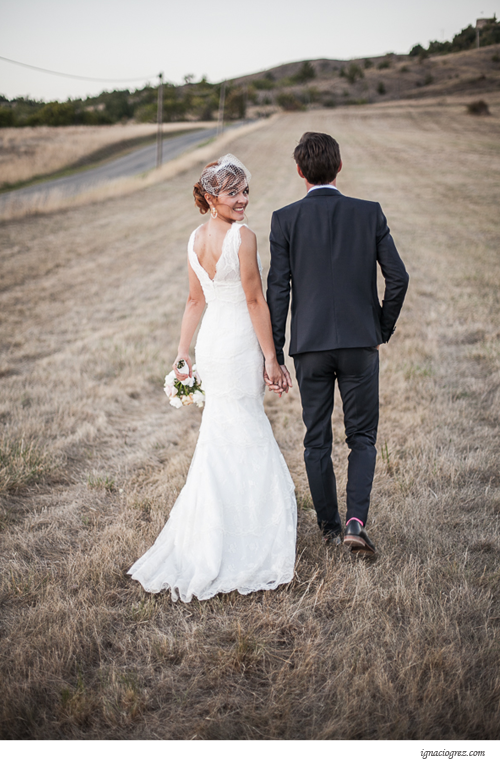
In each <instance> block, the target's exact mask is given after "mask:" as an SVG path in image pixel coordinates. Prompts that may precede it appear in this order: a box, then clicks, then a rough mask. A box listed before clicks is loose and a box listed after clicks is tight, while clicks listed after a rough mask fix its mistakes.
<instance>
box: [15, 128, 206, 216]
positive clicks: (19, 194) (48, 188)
mask: <svg viewBox="0 0 500 769" xmlns="http://www.w3.org/2000/svg"><path fill="white" fill-rule="evenodd" d="M216 133H217V128H215V127H214V128H204V129H201V130H199V131H190V132H189V133H187V134H184V135H182V136H176V137H175V138H173V139H169V138H168V136H167V137H166V138H165V139H164V140H163V162H166V161H167V160H173V159H174V158H176V157H178V156H179V155H181V154H182V153H183V152H185V151H186V150H188V149H190V148H191V147H194V146H196V145H197V144H200V143H201V142H203V141H206V140H207V139H211V138H212V137H213V136H215V135H216ZM155 166H156V144H150V145H148V146H147V147H142V148H141V149H138V150H133V151H132V152H129V153H127V154H126V155H123V156H122V157H120V158H116V160H111V161H109V162H108V163H103V164H102V165H100V166H98V167H97V168H90V169H88V170H87V171H77V172H75V173H74V174H71V176H64V177H62V178H60V179H52V180H51V181H48V182H41V183H40V184H33V185H31V186H29V187H24V188H22V189H20V190H14V191H12V192H4V193H1V194H0V211H1V210H2V208H3V207H4V206H5V205H7V203H9V202H11V201H14V200H16V201H20V200H23V201H29V199H30V198H35V197H36V198H38V199H40V196H42V197H43V196H44V195H50V194H51V193H53V192H58V193H62V194H63V195H64V196H65V197H72V196H73V195H77V194H78V193H80V192H83V191H85V190H88V189H91V188H92V187H98V186H99V185H101V184H105V183H106V182H110V181H114V180H115V179H121V178H124V177H127V176H135V175H136V174H140V173H144V172H146V171H150V170H151V169H152V168H154V167H155Z"/></svg>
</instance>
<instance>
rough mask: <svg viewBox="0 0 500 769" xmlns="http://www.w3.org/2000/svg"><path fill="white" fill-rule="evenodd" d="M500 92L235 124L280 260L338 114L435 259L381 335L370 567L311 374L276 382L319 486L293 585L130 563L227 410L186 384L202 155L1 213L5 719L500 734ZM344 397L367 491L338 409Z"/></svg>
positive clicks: (388, 205)
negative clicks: (185, 327) (103, 188)
mask: <svg viewBox="0 0 500 769" xmlns="http://www.w3.org/2000/svg"><path fill="white" fill-rule="evenodd" d="M488 101H489V103H490V104H492V103H493V102H492V100H491V99H488ZM493 106H495V105H494V103H493ZM492 112H493V113H494V114H493V117H491V118H487V119H476V118H472V117H470V116H468V115H467V114H466V112H465V110H464V108H463V106H461V105H460V104H458V103H451V102H450V103H449V104H447V105H443V104H438V103H431V102H428V103H421V104H416V103H413V102H408V103H394V104H392V103H391V104H380V105H372V106H363V107H361V106H360V107H350V108H343V109H338V110H329V111H326V110H325V111H315V112H310V113H298V114H289V115H283V116H281V117H280V118H278V119H277V120H275V121H274V122H273V123H270V124H269V125H264V126H263V127H262V128H261V129H260V130H258V131H255V132H254V133H252V134H249V135H247V136H242V137H239V138H235V140H234V142H232V143H231V144H230V147H229V148H228V151H231V152H233V153H234V154H236V155H237V156H238V157H240V158H241V159H242V160H243V162H244V163H245V164H246V165H247V166H248V167H249V169H250V170H251V171H252V174H253V176H252V182H251V205H250V207H249V225H250V226H251V227H252V228H253V229H254V230H255V232H256V234H257V238H258V243H259V249H260V253H261V256H262V259H263V263H264V267H265V268H266V267H267V265H268V260H269V249H268V232H269V224H270V218H271V213H272V211H273V210H274V209H276V208H278V207H280V206H283V205H285V204H287V203H289V202H291V201H293V200H295V199H297V198H298V197H300V196H302V195H303V194H304V189H303V186H302V183H301V180H300V179H299V177H298V176H297V174H296V171H295V166H294V163H293V160H292V157H291V156H292V152H293V148H294V146H295V144H296V142H297V141H298V139H299V138H300V136H301V134H302V133H303V132H304V131H305V130H319V131H327V132H329V133H331V134H332V135H334V136H335V137H336V138H337V139H338V141H339V143H340V146H341V152H342V158H343V163H344V168H343V171H342V173H341V174H340V176H339V180H338V183H339V188H340V190H341V191H342V192H343V193H344V194H347V195H352V196H355V197H361V198H367V199H372V200H378V201H379V202H380V203H381V205H382V208H383V210H384V212H385V213H386V215H387V217H388V221H389V224H390V226H391V229H392V233H393V236H394V238H395V241H396V244H397V246H398V249H399V251H400V253H401V256H402V258H403V260H404V261H405V264H406V266H407V269H408V271H409V273H410V287H409V293H408V298H407V301H406V303H405V307H404V309H403V313H402V316H401V318H400V321H399V322H398V328H397V332H396V334H395V336H394V338H393V339H392V340H391V342H390V344H388V345H387V346H385V347H384V348H383V349H382V350H381V401H382V413H381V423H380V431H379V442H378V448H379V459H378V463H377V471H376V478H375V486H374V493H373V503H372V511H371V514H370V519H369V532H370V536H371V537H372V538H373V540H374V541H375V543H376V545H377V546H378V548H379V551H380V555H379V557H378V559H377V560H376V561H375V563H373V564H372V565H371V566H369V565H367V564H365V563H364V562H361V561H357V560H355V559H352V558H351V557H350V556H348V555H347V554H345V553H343V552H341V551H340V550H339V551H337V550H335V551H328V550H325V549H324V547H323V544H322V543H321V542H320V541H319V537H318V534H317V527H316V524H315V520H314V512H313V511H312V509H311V501H310V497H309V493H308V487H307V482H306V477H305V471H304V467H303V461H302V445H301V442H302V436H303V427H302V422H301V418H300V403H299V398H298V392H297V387H294V388H293V390H292V392H291V394H290V395H289V396H288V397H287V398H282V399H281V400H278V399H276V398H273V397H272V396H271V395H267V396H266V402H265V403H266V410H267V413H268V414H269V417H270V419H271V422H272V424H273V428H274V431H275V434H276V437H277V440H278V442H279V443H280V446H281V447H282V450H283V453H284V455H285V458H286V460H287V462H288V464H289V467H290V469H291V472H292V476H293V478H294V481H295V484H296V489H297V497H298V501H299V507H300V512H299V537H298V560H297V570H296V577H295V578H294V580H293V582H292V583H291V585H290V586H288V587H287V588H283V589H280V590H278V591H276V592H273V593H270V594H265V595H262V594H258V595H254V596H252V597H246V598H245V597H242V596H239V595H232V594H231V595H229V596H224V597H221V598H216V599H213V600H212V601H210V602H204V603H199V602H197V601H193V603H192V604H190V605H189V606H182V605H180V606H179V605H172V603H171V601H170V598H169V597H168V596H167V595H159V596H152V597H151V596H145V594H144V593H143V592H142V591H141V589H140V586H138V585H136V584H132V583H131V582H130V580H128V578H126V577H125V575H124V572H125V571H126V569H127V567H128V566H129V565H130V564H131V563H132V562H133V560H134V559H135V558H137V556H138V555H139V554H141V553H142V552H143V551H144V549H145V548H146V547H148V546H149V545H150V544H151V543H152V541H153V540H154V537H155V536H156V534H157V533H158V531H159V530H160V529H161V527H162V525H163V523H164V521H165V519H166V517H167V515H168V511H169V509H170V507H171V505H172V503H173V501H174V500H175V498H176V495H177V494H178V492H179V490H180V488H182V485H183V483H184V480H185V476H186V473H187V470H188V467H189V463H190V459H191V456H192V453H193V449H194V446H195V443H196V439H197V429H198V426H199V423H200V418H201V413H200V412H199V411H198V410H197V409H194V408H193V409H189V408H187V409H182V410H181V411H180V412H178V411H176V410H174V409H172V408H170V407H169V406H168V402H167V399H166V397H165V396H164V394H163V392H162V380H163V377H164V376H165V373H166V372H168V371H169V370H170V367H171V362H172V361H173V359H174V357H175V353H176V348H177V339H178V333H179V327H180V319H181V315H182V310H183V306H184V302H185V298H186V292H187V274H186V244H187V240H188V237H189V234H190V232H191V231H192V230H193V229H194V228H195V227H196V226H197V225H198V224H200V222H201V221H202V219H201V217H200V215H199V214H198V212H197V210H196V209H195V208H194V205H193V200H192V193H191V190H192V185H193V182H194V181H195V180H196V179H197V178H198V174H199V172H200V170H201V166H200V167H197V168H194V169H192V170H191V171H189V172H186V173H182V174H179V175H178V176H176V177H175V178H173V179H169V180H168V181H165V182H163V183H161V184H159V185H157V186H155V187H150V188H148V189H146V190H143V191H141V192H137V193H134V194H130V195H128V196H124V197H122V198H117V199H112V200H108V201H105V202H101V203H95V204H90V205H87V206H82V207H80V208H75V209H73V210H70V211H67V212H64V213H55V214H50V215H45V216H34V217H31V218H27V219H25V220H22V221H17V222H11V223H2V224H0V248H1V253H2V257H1V272H0V291H1V300H2V301H1V310H0V313H1V315H0V320H1V323H2V336H1V347H0V352H1V360H0V387H1V392H2V401H1V403H2V405H1V408H0V419H1V421H2V425H3V428H4V438H3V443H2V453H1V457H2V467H3V469H2V470H1V473H2V475H1V476H0V480H1V481H2V483H3V486H0V488H2V489H3V490H4V494H3V496H2V497H1V498H0V499H1V502H2V508H3V512H2V526H3V545H2V550H1V551H0V552H1V554H2V558H3V570H4V574H5V575H6V576H5V578H4V582H3V588H2V590H3V592H2V596H1V599H2V601H3V606H4V609H5V611H4V621H3V636H2V640H1V641H0V643H1V644H2V648H1V652H2V659H3V660H4V662H3V664H4V665H5V671H4V673H3V675H2V690H3V691H2V708H3V712H2V722H3V724H4V726H3V727H2V728H3V732H2V735H3V736H4V738H5V737H9V738H12V737H14V738H17V739H26V738H27V737H31V738H36V737H38V738H39V737H41V736H43V737H44V738H52V739H58V738H61V737H65V738H78V739H82V738H89V737H93V738H101V739H104V738H122V739H123V738H133V739H142V738H158V737H161V738H163V739H191V738H198V739H262V738H272V739H332V738H340V739H359V738H368V739H438V738H442V739H452V738H453V739H459V738H460V739H482V738H493V739H498V738H499V736H500V732H499V726H498V725H499V724H500V714H499V709H498V708H499V704H498V703H499V699H498V693H499V692H500V675H499V673H498V670H499V669H500V668H499V665H498V662H499V659H498V657H499V655H498V649H499V641H500V619H499V618H500V605H499V599H498V595H499V588H500V572H499V570H498V556H499V555H500V536H499V526H498V515H499V513H500V470H499V466H498V455H499V452H500V425H499V419H498V413H499V411H498V409H499V406H500V366H499V348H500V333H499V331H498V329H499V328H500V322H499V321H500V305H499V302H498V292H499V287H500V265H499V263H498V256H497V255H498V250H499V245H500V243H499V240H500V237H499V227H498V204H497V201H498V199H499V197H500V195H499V193H500V189H499V187H500V181H499V180H500V174H499V172H500V139H499V136H500V132H499V128H500V119H499V117H498V116H495V115H498V114H499V112H500V110H499V109H498V105H497V106H496V109H495V108H493V109H492ZM334 423H335V444H334V460H335V462H336V466H337V467H338V481H339V488H340V489H342V487H343V485H344V484H345V477H346V473H345V469H346V467H345V463H346V457H347V450H346V447H345V445H344V441H343V430H342V421H341V412H340V410H339V408H338V407H336V411H335V415H334ZM26 447H29V451H27V448H26ZM340 498H341V505H343V504H344V501H343V500H344V496H343V494H341V495H340ZM7 636H8V638H9V640H8V641H7ZM451 680H452V681H454V686H453V687H451V686H450V685H449V681H451ZM353 681H355V682H356V685H354V686H353Z"/></svg>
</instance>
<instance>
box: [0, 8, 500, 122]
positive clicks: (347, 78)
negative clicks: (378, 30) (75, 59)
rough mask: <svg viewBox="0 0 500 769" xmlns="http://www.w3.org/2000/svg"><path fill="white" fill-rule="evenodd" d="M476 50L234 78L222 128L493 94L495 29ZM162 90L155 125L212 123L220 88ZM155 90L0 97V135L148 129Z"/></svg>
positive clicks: (498, 40) (438, 47) (302, 65)
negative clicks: (294, 114)
mask: <svg viewBox="0 0 500 769" xmlns="http://www.w3.org/2000/svg"><path fill="white" fill-rule="evenodd" d="M479 42H480V47H479V48H476V30H475V28H474V27H472V25H469V26H468V27H466V28H464V29H463V30H461V31H460V32H459V33H458V34H457V35H455V36H454V38H453V39H452V40H451V41H449V42H438V41H431V42H430V44H429V45H428V47H427V48H424V47H423V46H422V45H421V44H417V45H415V46H414V47H413V48H412V49H411V51H410V52H409V54H407V55H402V54H395V53H387V54H385V55H383V56H378V57H371V58H360V59H353V60H350V61H343V60H340V59H317V60H315V61H302V62H293V63H290V64H283V65H281V66H278V67H273V68H271V69H268V70H265V71H262V72H258V73H254V74H251V75H246V76H244V77H239V78H235V79H233V80H232V81H230V82H228V83H227V84H226V95H225V96H226V98H225V114H224V117H225V119H226V120H239V119H242V118H245V117H250V118H255V117H262V116H266V115H268V114H270V113H272V112H275V111H276V110H279V109H283V110H287V111H301V110H306V109H314V108H315V107H316V108H325V107H326V108H333V107H336V106H341V105H346V104H369V103H373V102H378V101H388V100H393V99H403V98H405V99H406V98H419V97H423V96H438V95H439V96H445V95H448V94H450V95H452V94H457V93H458V94H459V93H463V94H475V93H477V92H486V91H491V90H495V89H497V88H499V87H500V22H497V20H496V18H494V19H493V20H491V21H490V22H489V23H487V24H486V25H485V26H484V27H483V28H482V29H481V34H480V40H479ZM192 80H193V78H192V76H190V75H187V76H186V77H185V78H184V83H183V84H182V85H175V84H174V83H165V84H164V86H163V120H164V121H165V122H175V121H184V120H189V121H199V120H203V121H207V120H212V119H215V118H216V117H217V112H218V107H219V99H220V93H221V86H222V84H221V83H210V82H209V81H208V80H207V79H206V78H202V80H201V81H200V82H197V83H194V82H192ZM157 101H158V87H157V86H156V85H152V84H148V85H147V86H145V87H143V88H140V89H136V90H135V91H130V90H128V89H126V90H121V91H117V90H114V91H104V92H103V93H101V94H99V95H98V96H91V97H87V98H86V99H68V101H66V102H57V101H53V102H48V103H44V102H40V101H36V100H33V99H30V98H29V97H17V98H15V99H11V100H9V99H7V98H6V97H4V96H2V95H0V127H16V126H20V127H21V126H40V125H47V126H65V125H91V126H95V125H112V124H116V123H120V122H124V123H125V122H130V121H134V122H136V123H154V122H156V118H157Z"/></svg>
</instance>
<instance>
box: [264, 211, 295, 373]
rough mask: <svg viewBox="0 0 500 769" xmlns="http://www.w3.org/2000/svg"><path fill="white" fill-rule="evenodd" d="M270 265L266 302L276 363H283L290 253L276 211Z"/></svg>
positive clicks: (271, 239) (273, 218)
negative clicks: (269, 314) (269, 315)
mask: <svg viewBox="0 0 500 769" xmlns="http://www.w3.org/2000/svg"><path fill="white" fill-rule="evenodd" d="M269 240H270V244H271V266H270V268H269V275H268V277H267V303H268V305H269V312H270V313H271V324H272V329H273V338H274V346H275V347H276V356H277V358H278V363H279V364H280V365H281V366H282V365H283V364H284V363H285V355H284V353H283V346H284V344H285V329H286V318H287V315H288V306H289V303H290V279H291V272H290V254H289V244H288V241H287V240H286V238H285V236H284V234H283V230H282V228H281V225H280V222H279V219H278V216H277V213H276V211H275V212H274V213H273V217H272V220H271V234H270V236H269Z"/></svg>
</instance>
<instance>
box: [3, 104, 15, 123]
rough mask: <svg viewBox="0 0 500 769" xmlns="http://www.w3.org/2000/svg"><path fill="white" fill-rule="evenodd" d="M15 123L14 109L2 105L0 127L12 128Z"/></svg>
mask: <svg viewBox="0 0 500 769" xmlns="http://www.w3.org/2000/svg"><path fill="white" fill-rule="evenodd" d="M14 124H15V120H14V112H13V110H12V109H11V108H10V107H0V128H10V127H11V126H13V125H14Z"/></svg>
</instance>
